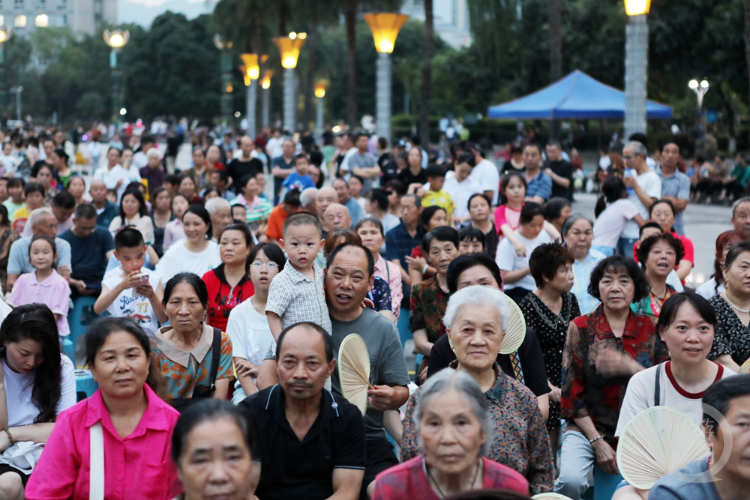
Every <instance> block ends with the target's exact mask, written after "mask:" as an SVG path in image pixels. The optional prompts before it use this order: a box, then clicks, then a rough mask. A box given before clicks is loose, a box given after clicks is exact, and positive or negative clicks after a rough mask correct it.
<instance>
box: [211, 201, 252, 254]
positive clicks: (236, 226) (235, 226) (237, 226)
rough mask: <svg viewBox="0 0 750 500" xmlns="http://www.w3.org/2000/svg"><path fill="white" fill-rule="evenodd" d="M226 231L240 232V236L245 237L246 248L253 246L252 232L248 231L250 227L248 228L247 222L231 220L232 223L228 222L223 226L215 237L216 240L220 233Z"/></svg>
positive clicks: (219, 238)
mask: <svg viewBox="0 0 750 500" xmlns="http://www.w3.org/2000/svg"><path fill="white" fill-rule="evenodd" d="M230 210H231V208H230ZM227 231H239V232H241V233H242V237H243V238H245V245H246V246H247V247H248V248H253V233H251V232H250V229H248V227H247V224H245V223H237V222H233V223H232V224H229V225H228V226H227V227H225V228H224V230H223V231H222V232H221V233H219V237H218V238H217V240H219V241H221V235H222V234H224V233H226V232H227Z"/></svg>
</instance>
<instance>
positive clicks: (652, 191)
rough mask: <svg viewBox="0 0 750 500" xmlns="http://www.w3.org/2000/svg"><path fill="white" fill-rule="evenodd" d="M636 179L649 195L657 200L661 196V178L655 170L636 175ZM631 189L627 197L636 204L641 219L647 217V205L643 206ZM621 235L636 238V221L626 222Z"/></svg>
mask: <svg viewBox="0 0 750 500" xmlns="http://www.w3.org/2000/svg"><path fill="white" fill-rule="evenodd" d="M636 180H637V181H638V185H639V186H641V188H642V189H643V190H644V191H645V192H646V194H647V195H648V196H649V197H651V198H656V199H657V200H658V199H659V198H661V179H660V178H659V175H658V174H657V173H656V172H654V171H653V170H649V171H648V172H646V173H644V174H641V175H639V176H636ZM631 191H633V192H632V193H629V194H628V199H629V200H630V201H632V202H633V204H634V205H635V206H636V208H637V209H638V212H639V213H640V214H641V217H643V220H646V219H648V207H645V206H643V203H641V200H640V199H639V198H638V195H637V194H635V190H631ZM649 205H650V203H649ZM622 237H623V238H630V239H638V223H636V222H635V221H633V220H631V221H630V222H628V223H627V224H626V225H625V230H624V231H623V232H622Z"/></svg>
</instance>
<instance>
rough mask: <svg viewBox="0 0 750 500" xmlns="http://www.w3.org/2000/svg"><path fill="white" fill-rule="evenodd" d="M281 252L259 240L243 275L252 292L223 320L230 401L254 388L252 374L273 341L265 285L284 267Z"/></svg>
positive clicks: (248, 259)
mask: <svg viewBox="0 0 750 500" xmlns="http://www.w3.org/2000/svg"><path fill="white" fill-rule="evenodd" d="M285 262H286V259H284V252H283V250H281V248H279V246H278V245H276V244H274V243H261V244H260V245H257V246H256V247H255V248H253V251H252V252H250V256H249V257H248V258H247V266H246V268H245V270H246V272H247V276H248V277H249V278H250V281H252V283H253V286H254V287H255V294H254V295H253V296H252V297H250V298H249V299H248V300H245V301H244V302H243V303H241V304H240V305H238V306H237V307H235V308H234V309H232V312H231V313H230V314H229V321H228V323H227V330H226V332H227V335H229V338H230V339H231V340H232V349H233V352H232V358H233V361H234V366H235V369H236V370H237V378H238V381H237V383H236V384H235V386H234V395H233V397H232V401H233V402H234V403H235V404H238V403H239V402H240V401H242V400H243V399H245V397H247V396H249V395H250V394H254V393H255V392H257V391H258V389H257V388H256V387H255V378H256V377H257V376H258V370H259V369H260V365H261V364H262V363H263V357H264V356H265V354H266V352H267V351H268V348H269V347H270V346H271V343H272V342H273V335H271V329H270V328H269V327H268V320H267V319H266V301H267V300H268V287H269V286H271V281H272V280H273V278H274V277H275V276H276V275H277V274H279V272H281V271H282V270H283V269H284V264H285Z"/></svg>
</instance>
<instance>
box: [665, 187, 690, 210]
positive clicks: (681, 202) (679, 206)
mask: <svg viewBox="0 0 750 500" xmlns="http://www.w3.org/2000/svg"><path fill="white" fill-rule="evenodd" d="M689 187H690V183H689V182H688V192H689ZM661 199H662V200H669V201H671V202H672V205H674V210H675V212H682V211H683V210H685V209H686V208H687V205H688V200H687V199H682V198H675V197H674V196H662V197H661Z"/></svg>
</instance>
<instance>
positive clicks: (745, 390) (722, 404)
mask: <svg viewBox="0 0 750 500" xmlns="http://www.w3.org/2000/svg"><path fill="white" fill-rule="evenodd" d="M745 396H750V374H747V373H745V374H741V375H735V376H733V377H728V378H725V379H722V380H719V381H718V382H716V383H714V384H711V385H710V386H709V387H708V389H706V392H705V393H704V394H703V407H704V408H706V407H708V408H712V409H714V410H716V411H717V412H718V413H719V414H720V415H721V417H722V418H723V417H725V416H726V414H727V413H729V406H730V405H731V403H732V400H735V399H738V398H743V397H745ZM703 422H704V423H705V426H706V428H707V429H708V430H709V432H711V433H713V434H716V428H717V427H718V426H719V425H718V424H719V421H717V419H716V416H715V415H711V414H709V413H705V412H704V413H703Z"/></svg>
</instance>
